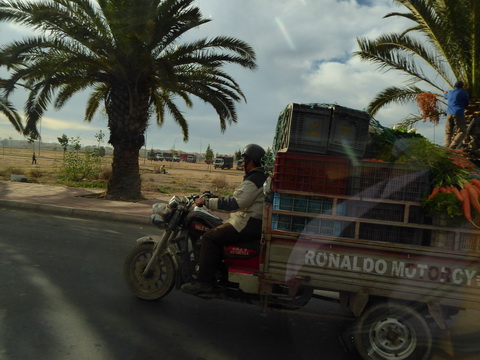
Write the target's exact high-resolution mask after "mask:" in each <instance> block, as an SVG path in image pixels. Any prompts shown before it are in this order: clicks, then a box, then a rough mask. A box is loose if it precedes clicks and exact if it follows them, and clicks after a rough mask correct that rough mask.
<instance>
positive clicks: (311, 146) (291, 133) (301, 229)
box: [272, 104, 370, 237]
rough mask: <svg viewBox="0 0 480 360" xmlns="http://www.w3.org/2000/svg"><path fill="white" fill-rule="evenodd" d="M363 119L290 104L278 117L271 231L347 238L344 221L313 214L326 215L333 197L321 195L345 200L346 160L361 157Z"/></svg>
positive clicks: (333, 108) (338, 109) (354, 113)
mask: <svg viewBox="0 0 480 360" xmlns="http://www.w3.org/2000/svg"><path fill="white" fill-rule="evenodd" d="M369 120H370V118H369V116H368V114H367V113H365V112H363V111H358V110H353V109H349V108H345V107H342V106H338V105H327V104H290V105H288V106H287V107H286V109H285V110H284V111H282V112H281V113H280V116H279V119H278V123H277V130H276V135H275V140H274V146H273V148H274V150H275V151H276V158H275V168H274V177H273V187H272V189H273V191H274V204H273V211H274V213H273V214H272V229H273V230H281V231H290V232H297V233H308V234H317V235H331V236H345V237H352V236H353V233H352V231H350V230H349V231H347V230H348V229H349V228H351V226H350V223H349V222H348V221H340V220H333V219H328V218H327V219H325V218H321V217H318V216H317V215H318V214H324V215H332V205H333V198H332V197H328V196H323V197H322V196H321V195H347V193H348V190H349V175H350V168H351V160H352V159H355V160H356V159H358V158H360V157H361V156H363V153H364V151H365V147H366V141H367V138H368V126H369ZM290 212H295V213H296V214H295V215H293V214H291V213H290ZM298 213H302V214H301V215H299V214H298Z"/></svg>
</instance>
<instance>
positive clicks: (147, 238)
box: [136, 235, 180, 270]
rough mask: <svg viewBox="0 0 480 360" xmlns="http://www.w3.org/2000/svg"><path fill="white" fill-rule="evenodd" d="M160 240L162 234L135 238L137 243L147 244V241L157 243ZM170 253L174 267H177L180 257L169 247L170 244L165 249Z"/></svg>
mask: <svg viewBox="0 0 480 360" xmlns="http://www.w3.org/2000/svg"><path fill="white" fill-rule="evenodd" d="M160 241H162V236H157V235H149V236H142V237H141V238H138V239H137V240H136V242H137V243H139V244H147V243H155V244H156V245H158V244H159V243H160ZM166 251H167V252H168V253H170V255H171V256H172V260H173V263H174V265H175V269H177V270H178V269H179V267H180V259H179V257H178V255H177V254H176V252H175V251H174V249H171V247H170V246H168V247H167V250H166Z"/></svg>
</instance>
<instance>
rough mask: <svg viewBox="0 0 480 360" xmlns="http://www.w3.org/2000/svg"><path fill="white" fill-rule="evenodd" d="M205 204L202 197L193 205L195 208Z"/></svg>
mask: <svg viewBox="0 0 480 360" xmlns="http://www.w3.org/2000/svg"><path fill="white" fill-rule="evenodd" d="M204 204H205V198H204V197H199V198H196V199H195V205H197V206H203V205H204Z"/></svg>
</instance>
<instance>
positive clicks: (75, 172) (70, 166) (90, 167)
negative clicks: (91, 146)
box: [59, 151, 102, 181]
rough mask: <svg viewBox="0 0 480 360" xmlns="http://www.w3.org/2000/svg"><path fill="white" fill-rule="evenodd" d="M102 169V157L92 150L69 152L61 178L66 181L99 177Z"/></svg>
mask: <svg viewBox="0 0 480 360" xmlns="http://www.w3.org/2000/svg"><path fill="white" fill-rule="evenodd" d="M101 171H102V162H101V159H100V158H99V157H98V156H95V155H94V154H93V153H92V152H91V151H87V152H85V153H84V154H78V153H67V154H66V156H65V160H64V162H63V168H62V169H61V172H60V174H59V178H60V179H61V180H64V181H82V180H84V179H86V180H92V179H98V176H99V174H100V173H101Z"/></svg>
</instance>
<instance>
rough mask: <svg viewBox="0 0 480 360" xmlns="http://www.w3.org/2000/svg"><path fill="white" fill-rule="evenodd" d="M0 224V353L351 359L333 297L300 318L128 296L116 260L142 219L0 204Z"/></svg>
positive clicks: (9, 357)
mask: <svg viewBox="0 0 480 360" xmlns="http://www.w3.org/2000/svg"><path fill="white" fill-rule="evenodd" d="M0 227H1V231H0V273H1V274H2V281H1V282H0V360H24V359H35V360H85V359H89V360H127V359H128V360H148V359H162V360H168V359H182V360H183V359H186V360H189V359H192V360H217V359H218V360H243V359H249V360H250V359H251V360H257V359H258V360H260V359H262V360H265V359H276V360H283V359H285V360H286V359H288V360H290V359H296V360H301V359H329V360H347V359H348V360H356V359H358V357H357V356H356V355H353V354H349V353H347V352H345V351H344V350H343V348H342V347H341V345H340V343H339V341H338V334H339V332H340V330H341V329H342V328H343V327H344V326H345V325H346V324H347V322H345V321H344V320H339V318H340V317H341V315H342V312H341V311H339V309H338V308H337V305H336V304H330V303H328V302H322V301H317V302H316V303H315V301H314V302H312V303H311V304H309V305H308V306H307V307H306V309H305V311H315V312H320V313H322V314H323V315H321V316H305V315H298V314H293V313H281V312H268V313H262V312H261V309H260V308H259V307H256V306H253V305H244V304H239V303H232V302H225V301H220V300H203V299H199V298H196V297H194V296H190V295H186V294H183V293H181V292H180V291H173V292H172V293H170V294H169V295H168V296H167V297H166V298H164V299H162V300H160V301H155V302H148V301H142V300H139V299H136V298H135V297H134V296H133V295H132V294H131V293H129V291H128V289H127V288H126V286H125V284H124V282H123V279H122V266H123V259H124V257H125V255H126V254H127V252H128V251H129V249H130V248H131V247H132V246H133V245H134V239H136V238H138V237H141V236H143V235H146V234H150V233H155V231H156V229H155V228H154V227H150V226H149V225H146V226H144V227H141V226H137V225H124V224H121V223H113V222H112V223H108V222H99V221H91V220H82V219H78V218H77V219H72V218H64V217H58V216H49V215H47V214H35V213H29V212H22V211H12V210H7V209H0Z"/></svg>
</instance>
